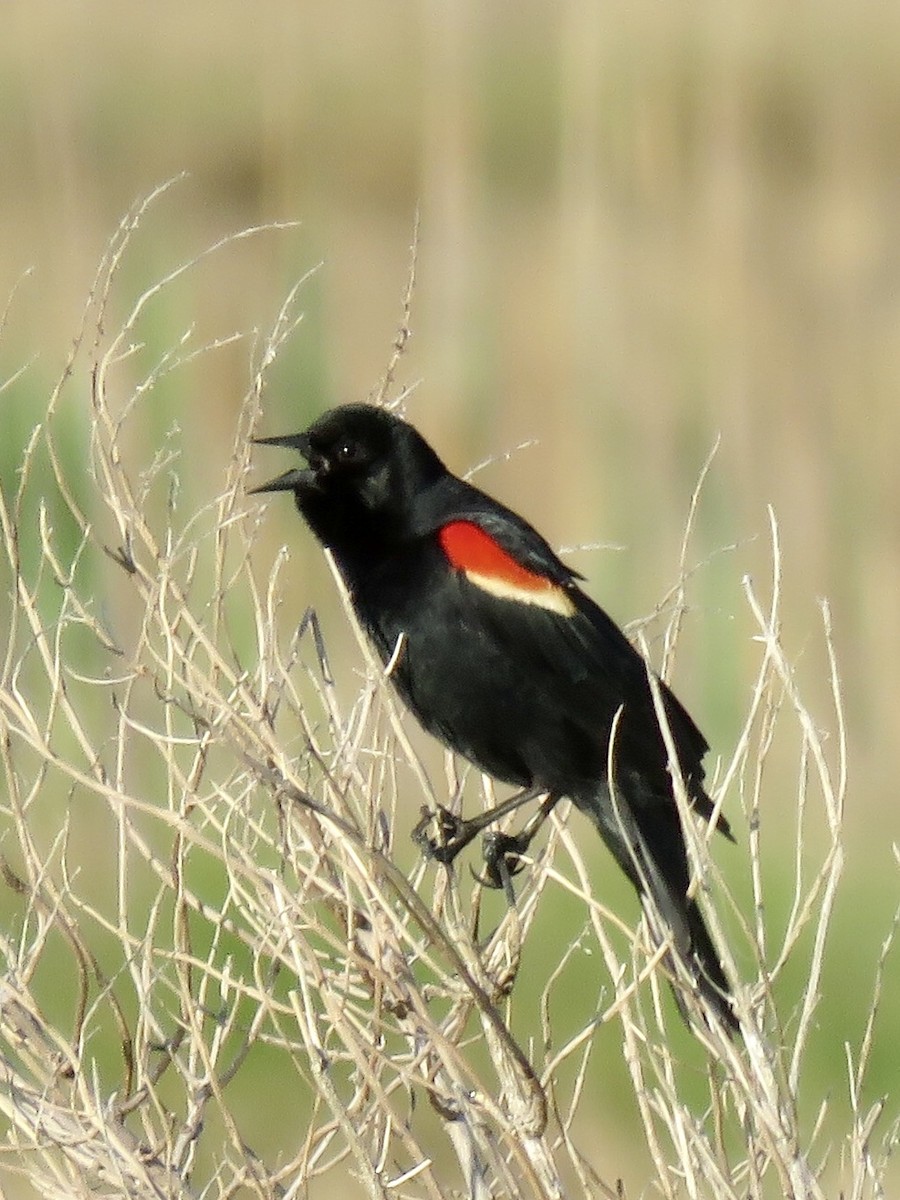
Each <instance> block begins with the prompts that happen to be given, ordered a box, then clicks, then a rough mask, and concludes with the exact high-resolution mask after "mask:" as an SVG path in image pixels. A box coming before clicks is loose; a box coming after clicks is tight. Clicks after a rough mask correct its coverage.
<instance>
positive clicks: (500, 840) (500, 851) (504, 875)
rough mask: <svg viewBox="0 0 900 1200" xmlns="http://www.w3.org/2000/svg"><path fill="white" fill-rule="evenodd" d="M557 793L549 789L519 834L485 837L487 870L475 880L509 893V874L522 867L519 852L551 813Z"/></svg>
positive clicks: (526, 847) (510, 884)
mask: <svg viewBox="0 0 900 1200" xmlns="http://www.w3.org/2000/svg"><path fill="white" fill-rule="evenodd" d="M558 800H559V796H554V795H553V793H552V792H551V793H550V794H549V795H547V796H545V797H544V799H543V800H542V801H541V806H540V808H539V809H538V810H537V812H536V813H534V814H533V815H532V816H531V817H529V819H528V820H527V821H526V823H525V825H524V827H523V828H522V829H521V830H520V832H519V833H516V834H509V833H489V834H487V835H486V836H485V839H484V862H485V868H486V872H485V874H484V875H479V876H478V879H479V881H480V882H481V883H483V884H484V885H485V886H486V887H491V888H503V890H504V891H505V892H506V894H507V896H510V895H511V894H512V883H511V880H512V876H513V875H517V874H518V873H519V871H521V870H522V867H523V865H524V864H523V863H522V861H521V860H522V855H523V854H526V853H527V851H528V847H529V846H530V845H531V843H532V842H533V841H534V838H535V836H536V835H537V832H538V830H539V829H540V828H541V826H542V825H543V824H544V822H545V821H546V820H547V818H548V817H549V816H550V814H551V812H553V809H554V808H555V807H556V803H557V801H558Z"/></svg>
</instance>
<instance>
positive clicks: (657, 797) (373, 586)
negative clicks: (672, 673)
mask: <svg viewBox="0 0 900 1200" xmlns="http://www.w3.org/2000/svg"><path fill="white" fill-rule="evenodd" d="M259 440H260V441H261V442H262V443H264V444H266V445H274V446H285V447H289V448H292V449H295V450H298V451H299V452H300V453H301V455H302V456H303V457H304V458H305V459H306V462H307V464H308V466H306V467H299V468H297V469H295V470H292V471H287V472H286V473H285V474H284V475H280V476H279V477H278V478H277V479H273V480H271V481H270V482H269V483H266V484H264V485H263V486H262V487H258V488H255V489H254V491H255V492H281V491H288V492H293V493H294V498H295V500H296V503H297V507H298V508H299V510H300V513H301V514H302V516H303V517H304V519H305V520H306V522H307V524H308V525H309V526H310V528H311V529H312V531H313V533H314V534H315V536H316V537H317V538H318V539H319V541H320V542H321V543H322V544H323V545H325V546H327V547H328V548H329V549H330V550H331V552H332V554H333V555H334V559H335V562H336V563H337V566H338V569H339V570H340V573H341V575H342V576H343V578H344V580H345V582H346V584H347V587H348V589H349V593H350V596H351V598H352V602H353V606H354V608H355V610H356V612H357V614H358V615H359V618H360V621H361V622H362V624H363V626H364V627H365V629H366V630H367V632H368V634H369V636H370V637H371V639H372V641H373V643H374V644H375V647H376V648H377V650H378V653H379V654H380V656H381V658H382V659H383V661H384V662H385V663H388V662H390V663H391V664H392V670H391V680H392V681H393V683H394V685H395V686H396V688H397V690H398V691H399V693H400V695H401V696H402V698H403V700H404V701H405V702H406V704H407V705H408V706H409V707H410V708H411V709H412V711H413V712H414V713H415V715H416V716H417V717H418V719H419V721H420V722H421V723H422V725H424V726H425V728H426V729H427V730H429V732H431V733H432V734H434V735H435V736H436V737H437V738H439V739H440V740H441V741H442V742H444V743H445V745H447V746H449V747H451V748H452V749H453V750H455V751H457V752H458V753H459V754H462V755H463V756H464V757H465V758H467V759H469V760H470V761H471V762H473V763H475V764H476V766H478V767H480V768H481V770H483V771H486V772H487V773H488V774H490V775H493V776H495V777H496V778H497V779H500V780H503V781H504V782H505V783H509V784H515V785H516V786H518V787H519V788H520V789H523V790H522V792H521V793H520V794H519V795H517V796H515V797H513V798H512V800H510V801H508V802H506V803H504V804H503V805H500V806H498V809H495V810H492V812H491V813H488V814H482V815H481V816H479V817H476V818H473V819H472V820H470V821H462V820H460V819H459V818H454V817H452V816H451V815H450V814H449V813H447V812H446V811H442V813H441V814H440V819H439V827H440V830H441V832H442V834H443V837H441V838H440V839H439V840H438V841H430V840H428V839H424V838H423V837H422V833H421V828H420V831H419V832H420V840H423V841H424V842H425V843H426V848H427V849H429V850H430V852H431V853H432V854H433V855H434V856H435V857H438V858H440V859H441V860H442V861H444V862H448V861H450V860H451V859H452V858H453V857H454V855H455V854H456V853H457V852H458V851H459V850H460V849H461V848H462V847H463V846H464V845H466V844H467V843H468V842H469V841H471V840H472V838H473V837H474V836H475V835H476V834H477V833H479V832H480V831H481V830H482V829H484V828H485V827H486V826H487V825H488V824H489V823H490V821H491V820H493V819H496V816H498V815H500V812H508V811H510V810H511V808H512V807H515V806H517V805H518V804H519V803H521V802H522V801H523V800H524V799H529V798H532V797H537V796H540V795H543V796H545V797H546V799H545V800H544V802H543V804H542V806H541V810H540V814H539V818H540V817H543V816H545V815H546V814H547V812H549V810H550V808H552V806H553V804H554V803H555V802H556V801H557V799H559V798H560V797H562V796H568V797H570V798H571V799H572V800H573V802H574V803H575V805H576V806H577V807H578V808H579V809H580V810H581V811H582V812H583V813H585V814H586V815H587V816H588V817H589V818H590V819H591V821H593V823H594V825H595V826H596V827H597V829H598V830H599V832H600V836H601V837H602V838H603V840H604V841H605V842H606V844H607V846H608V847H609V849H610V850H611V851H612V854H613V856H614V857H615V859H616V861H617V863H618V864H619V866H620V867H621V868H622V870H623V871H624V872H625V874H626V875H627V876H628V878H629V879H630V880H631V882H632V883H633V884H634V886H635V887H636V888H637V890H638V892H639V893H640V894H641V895H642V896H644V897H648V896H649V897H651V898H652V901H653V904H652V905H651V906H649V911H650V913H651V921H652V920H653V909H654V908H655V910H656V912H657V913H658V914H659V916H660V917H661V918H662V920H663V921H664V922H665V923H666V924H667V925H668V927H669V929H670V931H671V934H672V941H673V945H674V947H675V951H676V952H677V953H678V954H679V956H680V958H681V960H682V962H683V963H684V964H685V965H686V966H687V968H688V970H689V972H690V974H691V976H692V977H693V979H694V981H695V983H696V986H697V987H698V989H699V990H700V991H701V992H702V993H703V995H704V996H705V997H706V998H707V1000H708V1001H709V1002H710V1004H711V1005H712V1007H713V1008H714V1009H715V1011H716V1012H717V1013H718V1014H719V1016H720V1017H721V1018H722V1020H723V1021H724V1022H725V1023H726V1025H727V1026H729V1027H730V1028H735V1027H736V1021H735V1017H734V1014H733V1011H732V1007H731V1002H730V999H729V995H728V985H727V983H726V980H725V976H724V974H723V971H722V967H721V965H720V963H719V959H718V956H717V954H716V951H715V949H714V947H713V944H712V941H711V939H710V936H709V933H708V931H707V929H706V926H705V925H704V922H703V918H702V916H701V914H700V911H699V909H698V907H697V904H696V902H695V901H694V900H692V899H688V896H687V893H688V887H689V877H690V872H689V867H688V857H687V853H686V848H685V840H684V833H683V830H682V826H681V821H680V818H679V813H678V807H677V805H676V802H675V797H674V794H673V783H672V777H671V774H670V769H669V756H668V753H667V751H666V746H665V742H664V738H663V735H662V732H661V729H660V724H659V721H658V720H657V715H656V710H655V707H654V701H653V690H652V688H651V685H650V682H649V679H648V674H647V668H646V665H645V663H644V660H643V658H642V657H641V656H640V655H639V654H638V653H637V651H636V650H635V649H634V648H633V646H632V645H631V643H630V642H629V641H628V639H627V638H626V637H625V635H624V634H623V633H622V632H621V630H620V629H619V628H618V627H617V626H616V625H615V623H614V622H613V621H612V620H611V618H610V617H608V616H607V615H606V613H605V612H604V611H603V610H602V609H601V608H599V607H598V606H597V605H596V604H595V603H594V602H593V600H591V599H589V598H588V597H587V596H586V595H585V594H584V592H582V591H581V589H580V588H579V586H578V584H577V582H576V580H577V579H578V578H580V576H577V575H576V574H575V572H574V571H572V570H570V569H569V568H568V567H567V566H565V564H564V563H562V562H561V561H560V559H559V558H558V557H557V556H556V554H554V552H553V551H552V550H551V549H550V547H549V546H548V544H547V543H546V542H545V541H544V539H543V538H542V537H541V536H540V535H539V534H538V533H537V532H536V531H535V530H534V529H532V527H531V526H530V525H528V524H527V523H526V522H525V521H523V520H522V518H521V517H519V516H517V515H516V514H515V513H514V512H511V511H510V510H509V509H508V508H505V507H504V506H503V505H502V504H499V503H498V502H497V501H496V500H494V499H492V498H491V497H490V496H488V495H486V494H485V493H484V492H482V491H480V490H479V489H478V488H476V487H473V486H471V484H468V483H466V482H464V481H463V480H461V479H458V478H457V477H456V476H455V475H452V474H451V473H450V472H449V471H448V470H447V468H446V467H445V466H444V464H443V463H442V462H441V460H440V459H439V458H438V456H437V454H435V452H434V451H433V450H432V449H431V447H430V446H429V445H428V443H427V442H426V441H425V440H424V438H422V437H421V435H420V434H419V433H418V432H417V431H416V430H415V429H413V427H412V426H411V425H408V424H407V423H406V422H405V421H402V420H400V418H399V417H396V416H394V415H393V414H391V413H389V412H386V411H385V410H383V409H378V408H374V407H371V406H369V405H363V404H348V405H345V406H343V407H340V408H335V409H332V410H331V411H330V412H326V413H325V414H324V415H323V416H321V417H320V418H319V419H318V420H317V421H316V422H315V423H314V424H313V425H311V426H310V428H309V429H308V430H307V431H306V432H305V433H298V434H294V435H290V436H286V437H272V438H261V439H259ZM658 694H659V696H660V697H661V700H662V705H663V708H664V711H665V714H666V719H667V724H668V727H669V729H670V731H671V737H672V741H673V743H674V747H675V751H676V753H677V758H678V767H679V769H680V772H681V776H682V778H683V780H684V783H685V786H686V790H687V794H688V796H689V797H690V801H691V803H692V805H693V807H694V809H695V810H696V811H697V812H698V813H700V814H701V816H703V817H705V818H706V819H709V818H710V816H711V815H712V811H713V808H712V803H711V801H710V799H709V797H708V796H707V794H706V792H705V791H704V789H703V776H704V771H703V766H702V759H703V756H704V754H705V753H706V751H707V749H708V746H707V743H706V741H705V739H704V737H703V735H702V734H701V733H700V731H699V729H698V728H697V726H696V725H695V724H694V722H693V720H692V719H691V717H690V716H689V715H688V713H687V712H686V711H685V709H684V708H683V707H682V705H681V704H680V703H679V702H678V700H677V699H676V698H675V696H674V695H673V694H672V692H671V691H670V690H669V689H668V688H667V687H666V685H665V684H664V683H662V682H661V681H660V682H659V693H658ZM611 738H612V752H610V740H611ZM610 763H611V764H612V778H610V772H609V766H610ZM718 824H719V828H720V829H721V830H722V831H723V832H724V833H726V834H727V835H728V836H730V831H729V829H728V825H727V822H726V821H725V820H724V819H723V818H722V817H719V819H718ZM535 825H536V821H535V820H534V819H533V820H532V822H531V823H530V824H529V826H527V827H526V830H525V832H524V833H523V835H521V836H520V837H519V838H512V837H506V836H501V837H499V838H497V839H496V840H495V842H494V853H493V862H492V866H491V867H490V868H489V869H490V873H491V875H492V877H493V881H494V882H497V881H498V880H500V879H507V880H508V870H509V867H508V865H507V864H509V863H513V869H514V865H515V853H516V852H518V853H522V852H524V849H525V847H526V846H527V844H528V842H529V841H530V839H531V836H533V832H534V828H535Z"/></svg>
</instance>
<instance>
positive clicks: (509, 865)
mask: <svg viewBox="0 0 900 1200" xmlns="http://www.w3.org/2000/svg"><path fill="white" fill-rule="evenodd" d="M530 841H531V838H530V837H529V836H528V834H527V831H526V830H523V831H522V832H521V833H519V834H517V835H515V836H514V835H512V834H509V833H497V832H496V831H495V832H492V833H486V834H485V835H484V847H483V850H482V854H483V855H484V865H485V873H484V875H478V876H476V878H477V879H478V881H479V882H480V883H483V884H484V886H485V887H489V888H497V889H502V890H503V891H505V892H507V893H509V891H510V881H511V879H512V877H513V875H518V874H519V872H520V871H521V870H522V869H523V868H524V867H525V860H524V858H523V857H522V855H523V854H524V853H525V852H526V850H527V849H528V845H529V843H530Z"/></svg>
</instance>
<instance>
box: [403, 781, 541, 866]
mask: <svg viewBox="0 0 900 1200" xmlns="http://www.w3.org/2000/svg"><path fill="white" fill-rule="evenodd" d="M543 793H544V789H543V788H540V787H532V788H526V789H525V790H524V791H521V792H516V794H515V795H514V796H510V797H509V799H508V800H504V801H503V802H502V803H501V804H497V805H495V806H494V807H493V808H489V809H488V810H487V812H483V813H479V814H478V816H477V817H470V818H469V819H468V820H467V821H465V820H463V818H462V817H458V816H456V815H455V814H454V813H452V812H450V810H449V809H448V808H444V806H443V805H439V806H438V811H437V813H433V812H432V811H431V810H430V809H428V808H423V809H422V818H421V820H420V821H419V823H418V824H417V825H416V827H415V829H413V831H412V839H413V841H414V842H416V843H417V844H418V845H419V846H421V848H422V851H423V853H424V854H426V855H427V856H428V857H429V858H435V859H437V861H438V862H442V863H451V862H453V860H454V858H456V856H457V854H459V852H460V850H463V849H465V847H466V846H468V844H469V842H471V841H472V840H473V838H476V837H478V835H479V833H481V832H482V830H484V829H487V827H488V825H493V823H494V822H495V821H497V820H499V819H500V817H505V816H506V814H507V813H511V812H514V811H515V810H516V809H517V808H521V807H522V805H523V804H527V803H528V801H529V800H534V799H536V797H538V796H541V795H543ZM545 803H546V802H545ZM542 807H543V806H542ZM551 808H552V805H551ZM548 811H549V810H548ZM432 820H436V821H437V825H438V839H435V838H432V837H429V836H428V834H427V833H426V830H427V828H428V826H429V824H430V823H431V821H432ZM529 824H530V822H529ZM527 828H528V826H526V829H527ZM510 840H512V839H510Z"/></svg>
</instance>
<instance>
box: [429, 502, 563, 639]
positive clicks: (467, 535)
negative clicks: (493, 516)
mask: <svg viewBox="0 0 900 1200" xmlns="http://www.w3.org/2000/svg"><path fill="white" fill-rule="evenodd" d="M438 540H439V541H440V544H441V549H442V550H443V551H444V553H445V554H446V556H447V558H448V560H449V562H450V565H451V566H453V567H455V568H456V569H457V570H458V571H463V572H464V573H465V575H466V577H467V578H468V579H469V581H470V582H471V583H474V584H475V585H476V586H478V587H481V588H483V589H484V590H485V591H488V592H491V593H492V594H493V595H495V596H499V597H501V598H503V599H508V600H518V601H519V602H520V603H521V602H524V603H526V604H537V605H539V606H540V607H541V608H548V609H550V610H551V611H553V612H558V613H561V614H562V615H563V616H571V615H572V613H573V612H574V611H575V606H574V604H573V602H572V600H571V598H570V597H569V596H568V594H567V593H566V591H565V590H564V589H563V588H561V587H560V586H559V584H557V583H554V582H553V580H552V579H548V578H547V576H546V575H540V574H538V573H537V572H536V571H529V570H528V568H527V567H523V566H522V564H521V563H520V562H517V561H516V559H515V558H513V556H512V555H511V554H510V553H509V552H508V551H507V550H504V549H503V547H502V546H501V545H500V544H499V542H496V541H495V540H494V539H493V538H492V537H491V535H490V534H489V533H485V531H484V530H483V529H482V528H481V526H480V525H476V524H475V523H474V522H473V521H451V522H450V523H449V524H447V525H444V526H443V528H442V529H441V531H440V533H439V534H438Z"/></svg>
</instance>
